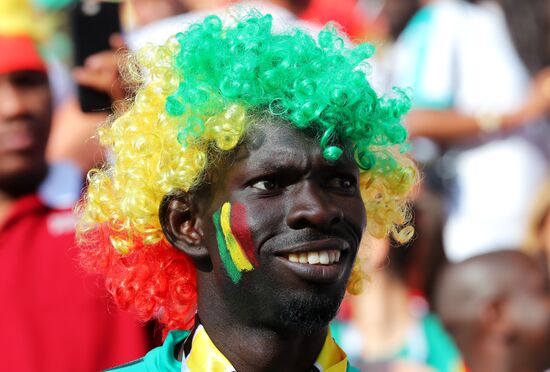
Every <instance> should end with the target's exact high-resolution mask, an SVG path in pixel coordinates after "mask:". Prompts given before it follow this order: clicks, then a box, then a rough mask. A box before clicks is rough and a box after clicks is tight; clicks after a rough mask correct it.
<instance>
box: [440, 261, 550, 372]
mask: <svg viewBox="0 0 550 372" xmlns="http://www.w3.org/2000/svg"><path fill="white" fill-rule="evenodd" d="M436 310H437V311H438V313H439V314H440V316H441V319H442V321H443V323H444V324H445V326H446V327H447V329H448V330H449V332H450V333H451V334H452V335H453V337H454V338H455V341H456V343H457V345H458V347H459V349H460V350H461V352H462V354H463V357H464V359H465V362H466V365H467V367H468V370H469V371H470V372H487V371H499V372H517V371H523V372H540V371H543V370H545V369H547V368H550V353H549V352H548V350H550V294H549V293H548V288H547V286H546V282H545V276H544V275H543V271H542V270H541V267H540V265H538V263H537V262H536V261H535V260H534V259H533V258H531V257H529V256H527V255H525V254H524V253H521V252H514V251H500V252H492V253H488V254H485V255H482V256H477V257H473V258H470V259H468V260H466V261H464V262H462V263H459V264H455V265H451V266H450V267H448V268H447V269H446V270H445V271H444V273H443V275H442V277H441V279H440V281H439V283H438V290H437V308H436Z"/></svg>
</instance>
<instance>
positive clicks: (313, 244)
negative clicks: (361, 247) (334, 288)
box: [275, 238, 350, 284]
mask: <svg viewBox="0 0 550 372" xmlns="http://www.w3.org/2000/svg"><path fill="white" fill-rule="evenodd" d="M349 253H350V246H349V244H348V243H347V242H346V241H345V240H343V239H338V238H328V239H321V240H315V241H308V242H305V243H302V244H298V245H294V246H291V247H288V248H287V249H286V251H285V252H279V254H275V257H276V259H277V260H278V262H280V263H281V264H282V267H284V268H285V269H286V270H288V271H289V272H292V273H293V275H296V276H297V277H299V278H301V279H302V280H305V281H308V282H314V283H324V284H329V283H335V282H338V281H339V280H340V279H341V278H342V275H344V273H345V272H346V270H347V269H348V265H347V264H349V262H348V261H349V260H347V259H346V257H347V256H348V254H349Z"/></svg>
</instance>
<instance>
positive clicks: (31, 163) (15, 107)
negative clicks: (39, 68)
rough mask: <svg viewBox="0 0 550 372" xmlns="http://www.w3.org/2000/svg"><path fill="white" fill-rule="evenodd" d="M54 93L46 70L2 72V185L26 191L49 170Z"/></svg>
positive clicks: (6, 188) (0, 176) (0, 131)
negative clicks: (47, 144) (48, 156)
mask: <svg viewBox="0 0 550 372" xmlns="http://www.w3.org/2000/svg"><path fill="white" fill-rule="evenodd" d="M50 121H51V96H50V90H49V84H48V77H47V75H46V74H45V73H44V72H36V71H15V72H10V73H2V74H0V188H2V190H3V191H8V192H13V193H23V192H26V191H29V190H26V189H25V188H26V187H28V186H29V185H30V186H32V187H35V186H36V183H37V182H38V180H39V179H41V178H42V177H43V176H44V173H45V171H46V160H45V155H44V152H45V148H46V142H47V139H48V134H49V129H50Z"/></svg>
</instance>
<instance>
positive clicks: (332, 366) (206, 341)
mask: <svg viewBox="0 0 550 372" xmlns="http://www.w3.org/2000/svg"><path fill="white" fill-rule="evenodd" d="M185 364H186V365H187V368H188V370H189V371H204V372H233V371H235V368H233V366H232V365H231V363H230V362H229V360H227V358H226V357H225V356H224V355H223V354H222V353H221V352H220V351H219V350H218V348H217V347H216V345H214V343H213V342H212V340H211V339H210V337H208V334H207V333H206V330H205V329H204V327H203V326H202V324H201V325H199V326H198V327H197V329H196V330H195V333H194V335H193V340H192V343H191V351H190V353H189V355H188V356H187V357H186V358H185ZM347 365H348V359H347V356H346V354H345V353H344V351H343V350H342V349H340V347H339V346H338V345H336V342H334V339H333V338H332V335H331V333H330V330H329V332H328V334H327V338H326V340H325V343H324V345H323V348H322V349H321V353H320V354H319V356H318V357H317V361H316V362H315V364H314V366H315V367H316V368H317V369H318V370H319V372H346V370H347Z"/></svg>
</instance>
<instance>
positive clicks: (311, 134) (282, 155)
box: [234, 118, 355, 167]
mask: <svg viewBox="0 0 550 372" xmlns="http://www.w3.org/2000/svg"><path fill="white" fill-rule="evenodd" d="M319 132H320V130H319V131H315V130H302V129H299V128H296V127H295V126H294V125H293V124H292V123H288V122H286V121H282V120H280V119H276V118H275V119H272V120H269V119H265V120H264V121H262V122H259V123H255V124H252V126H251V127H250V128H249V131H248V133H247V135H246V137H245V140H244V141H243V143H242V144H241V145H240V146H239V148H238V150H237V153H236V156H235V159H234V160H235V163H239V162H243V161H245V160H250V157H251V156H252V157H253V160H254V161H255V162H259V163H265V164H271V165H273V166H274V167H284V165H285V164H300V163H303V162H307V161H311V159H312V158H318V159H319V160H320V161H322V162H323V163H326V164H327V165H333V164H337V165H343V164H347V163H350V162H352V163H353V166H355V161H354V160H353V155H352V153H351V149H350V146H347V150H348V151H345V152H344V155H343V156H342V157H341V158H340V159H338V160H337V161H330V162H329V161H327V160H325V159H324V158H323V156H322V149H321V146H320V144H319V137H320V133H319ZM340 145H341V144H340ZM343 147H344V149H346V146H343Z"/></svg>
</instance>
